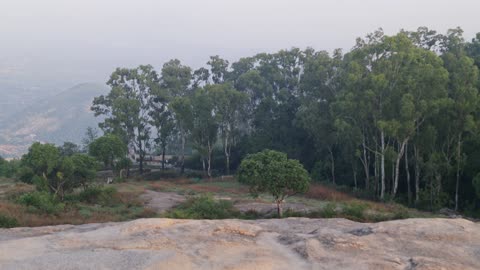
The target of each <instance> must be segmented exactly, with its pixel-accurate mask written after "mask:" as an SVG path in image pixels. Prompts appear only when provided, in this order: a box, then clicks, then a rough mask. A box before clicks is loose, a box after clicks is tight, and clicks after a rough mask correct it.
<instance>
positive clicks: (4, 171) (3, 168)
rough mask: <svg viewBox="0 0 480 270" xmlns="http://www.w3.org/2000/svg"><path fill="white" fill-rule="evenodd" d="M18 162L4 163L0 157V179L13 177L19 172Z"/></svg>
mask: <svg viewBox="0 0 480 270" xmlns="http://www.w3.org/2000/svg"><path fill="white" fill-rule="evenodd" d="M19 166H20V164H19V162H18V161H17V160H11V161H6V160H5V159H3V158H2V157H0V177H2V176H3V177H7V178H11V177H14V176H15V175H16V174H17V172H18V170H19Z"/></svg>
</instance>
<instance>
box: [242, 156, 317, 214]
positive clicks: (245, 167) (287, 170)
mask: <svg viewBox="0 0 480 270" xmlns="http://www.w3.org/2000/svg"><path fill="white" fill-rule="evenodd" d="M238 179H239V181H240V182H241V183H244V184H247V185H249V186H250V192H251V193H252V195H254V196H258V194H259V193H269V194H271V195H272V196H273V198H274V200H275V203H276V204H277V213H278V216H279V217H282V203H283V202H284V200H285V199H286V198H287V197H290V196H293V195H295V194H297V193H304V192H306V191H307V190H308V187H309V185H310V177H309V176H308V173H307V171H306V170H305V169H304V168H303V166H302V164H300V162H298V160H293V159H288V158H287V155H286V154H284V153H281V152H277V151H273V150H264V151H262V152H259V153H256V154H251V155H248V156H247V157H246V158H245V159H244V160H242V163H241V164H240V167H239V171H238Z"/></svg>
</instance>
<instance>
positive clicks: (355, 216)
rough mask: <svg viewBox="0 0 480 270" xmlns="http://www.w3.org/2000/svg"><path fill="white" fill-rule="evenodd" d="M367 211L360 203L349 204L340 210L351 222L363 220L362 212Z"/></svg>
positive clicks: (365, 206)
mask: <svg viewBox="0 0 480 270" xmlns="http://www.w3.org/2000/svg"><path fill="white" fill-rule="evenodd" d="M366 209H367V205H365V204H361V203H355V202H352V203H349V204H346V205H345V206H344V207H343V209H342V214H343V215H344V216H345V217H346V218H348V219H352V220H364V218H365V216H364V211H365V210H366Z"/></svg>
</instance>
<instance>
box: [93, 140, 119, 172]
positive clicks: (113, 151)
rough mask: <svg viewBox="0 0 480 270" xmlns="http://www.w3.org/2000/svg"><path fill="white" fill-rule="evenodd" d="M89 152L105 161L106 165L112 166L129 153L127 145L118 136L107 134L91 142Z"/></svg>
mask: <svg viewBox="0 0 480 270" xmlns="http://www.w3.org/2000/svg"><path fill="white" fill-rule="evenodd" d="M88 153H89V154H90V155H91V156H93V157H95V158H97V159H98V160H99V161H100V162H103V164H104V165H105V167H107V168H112V167H113V166H114V165H115V163H116V161H118V160H119V159H121V158H122V157H124V156H125V155H126V154H127V146H126V145H125V143H124V142H123V141H122V140H121V139H120V138H119V137H118V136H115V135H113V134H106V135H104V136H102V137H100V138H97V139H95V140H94V141H92V142H91V143H90V144H89V146H88Z"/></svg>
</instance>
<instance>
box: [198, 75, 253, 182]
mask: <svg viewBox="0 0 480 270" xmlns="http://www.w3.org/2000/svg"><path fill="white" fill-rule="evenodd" d="M205 88H206V89H207V92H208V94H209V95H211V96H212V99H213V103H214V112H213V113H214V114H215V117H216V120H217V122H218V126H219V128H220V133H221V136H222V144H223V152H224V154H225V172H226V174H230V156H231V151H232V145H234V144H235V137H236V136H237V135H238V134H239V133H240V127H241V124H242V123H244V122H245V121H246V119H245V113H246V104H247V100H248V97H247V95H246V94H245V93H242V92H239V91H237V90H235V89H234V88H233V87H232V86H231V85H230V84H214V85H209V86H206V87H205Z"/></svg>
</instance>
